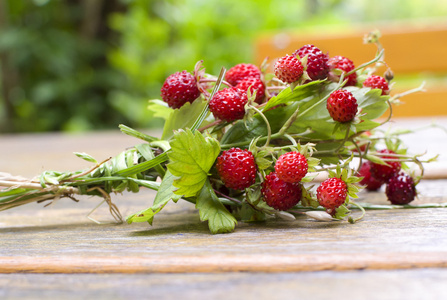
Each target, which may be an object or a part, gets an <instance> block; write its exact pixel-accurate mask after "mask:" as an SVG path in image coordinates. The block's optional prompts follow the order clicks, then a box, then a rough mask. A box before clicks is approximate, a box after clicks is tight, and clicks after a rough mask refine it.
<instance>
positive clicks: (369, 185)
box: [358, 161, 383, 191]
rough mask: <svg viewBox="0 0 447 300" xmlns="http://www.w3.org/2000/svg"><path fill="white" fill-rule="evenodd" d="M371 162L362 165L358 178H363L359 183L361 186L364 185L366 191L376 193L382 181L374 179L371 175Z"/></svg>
mask: <svg viewBox="0 0 447 300" xmlns="http://www.w3.org/2000/svg"><path fill="white" fill-rule="evenodd" d="M371 164H372V163H371V162H370V161H366V162H364V163H363V164H362V166H361V167H360V170H359V174H358V176H359V177H363V179H362V181H360V184H361V185H364V186H365V188H366V189H367V190H368V191H377V190H378V189H380V187H381V186H382V184H383V181H381V180H379V179H376V178H375V177H373V176H372V175H371Z"/></svg>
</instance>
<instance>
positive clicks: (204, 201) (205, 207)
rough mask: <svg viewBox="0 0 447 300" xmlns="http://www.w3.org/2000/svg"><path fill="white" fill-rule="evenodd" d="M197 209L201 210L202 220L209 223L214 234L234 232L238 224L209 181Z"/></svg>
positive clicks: (204, 186)
mask: <svg viewBox="0 0 447 300" xmlns="http://www.w3.org/2000/svg"><path fill="white" fill-rule="evenodd" d="M196 208H197V209H198V210H199V215H200V220H201V221H208V227H209V229H210V231H211V233H213V234H216V233H228V232H232V231H233V230H234V227H235V226H236V224H237V220H236V218H235V217H234V216H233V215H232V214H231V213H230V212H228V210H227V209H226V208H225V206H223V204H222V203H221V202H220V201H219V198H217V196H216V194H215V193H214V191H213V188H212V187H211V184H210V182H209V180H208V179H206V182H205V184H204V185H203V187H202V189H201V191H200V193H199V195H198V197H197V202H196Z"/></svg>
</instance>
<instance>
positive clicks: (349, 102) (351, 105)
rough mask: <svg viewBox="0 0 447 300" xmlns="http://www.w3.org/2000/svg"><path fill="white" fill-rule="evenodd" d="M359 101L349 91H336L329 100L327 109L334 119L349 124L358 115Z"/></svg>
mask: <svg viewBox="0 0 447 300" xmlns="http://www.w3.org/2000/svg"><path fill="white" fill-rule="evenodd" d="M357 106H358V105H357V99H355V98H354V96H353V95H352V94H351V92H349V91H347V90H336V91H335V92H333V93H332V94H331V95H330V96H329V98H328V99H327V104H326V108H327V110H328V112H329V114H330V115H331V117H332V119H334V120H335V121H337V122H341V123H344V122H349V121H351V120H352V119H354V117H355V115H356V114H357Z"/></svg>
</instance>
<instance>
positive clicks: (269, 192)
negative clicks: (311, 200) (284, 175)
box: [261, 172, 302, 210]
mask: <svg viewBox="0 0 447 300" xmlns="http://www.w3.org/2000/svg"><path fill="white" fill-rule="evenodd" d="M261 192H262V195H263V196H264V200H265V202H266V203H267V205H268V206H270V207H273V208H274V209H277V210H288V209H291V208H292V207H294V206H295V205H297V204H298V202H300V200H301V194H302V192H301V185H300V184H299V183H289V182H285V181H283V180H281V179H279V178H278V176H277V175H276V173H275V172H271V173H270V174H268V175H267V176H265V180H264V182H263V183H262V187H261Z"/></svg>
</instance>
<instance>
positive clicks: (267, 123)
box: [250, 106, 272, 147]
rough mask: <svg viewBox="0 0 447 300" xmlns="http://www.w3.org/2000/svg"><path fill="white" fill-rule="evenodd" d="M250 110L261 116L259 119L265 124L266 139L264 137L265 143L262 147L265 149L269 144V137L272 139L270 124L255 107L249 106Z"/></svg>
mask: <svg viewBox="0 0 447 300" xmlns="http://www.w3.org/2000/svg"><path fill="white" fill-rule="evenodd" d="M250 108H251V109H253V110H254V111H256V112H257V113H258V114H259V115H260V116H261V118H262V119H263V120H264V122H265V125H266V126H267V137H266V141H265V144H264V147H267V146H268V145H269V144H270V139H271V137H272V129H271V127H270V123H269V120H268V119H267V118H266V116H265V115H264V114H263V113H262V112H261V111H260V110H259V109H257V108H256V107H254V106H251V107H250Z"/></svg>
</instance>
